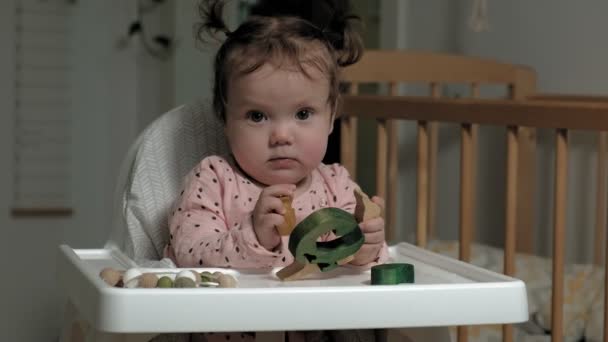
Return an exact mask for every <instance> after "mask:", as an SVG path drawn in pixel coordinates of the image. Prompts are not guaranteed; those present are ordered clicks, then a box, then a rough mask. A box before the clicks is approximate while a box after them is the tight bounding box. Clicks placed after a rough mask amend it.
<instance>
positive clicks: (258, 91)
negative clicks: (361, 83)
mask: <svg viewBox="0 0 608 342" xmlns="http://www.w3.org/2000/svg"><path fill="white" fill-rule="evenodd" d="M306 71H307V73H308V75H305V74H303V73H302V72H300V71H299V70H297V69H296V68H285V67H281V68H277V67H276V66H274V65H273V64H272V63H266V64H264V65H263V66H262V67H260V68H259V69H258V70H256V71H254V72H252V73H249V74H246V75H239V76H236V77H233V78H232V79H231V80H230V81H229V84H228V89H227V90H228V91H227V98H228V100H227V103H226V136H227V138H228V142H229V144H230V148H231V150H232V153H233V154H234V157H235V158H236V160H237V162H238V163H239V165H240V167H241V168H242V169H243V170H244V171H245V172H246V173H247V174H248V175H249V176H251V177H253V178H254V179H255V180H257V181H258V182H260V183H263V184H266V185H273V184H304V183H305V181H306V180H307V177H308V176H309V174H310V172H311V171H312V170H313V169H314V168H316V167H317V166H318V165H319V163H321V161H322V159H323V156H324V155H325V150H326V148H327V137H328V135H329V133H330V132H331V130H332V128H333V117H332V108H331V106H330V104H329V102H328V96H329V80H328V79H327V77H326V76H325V75H323V74H321V72H320V71H318V70H317V69H315V68H313V67H309V68H306Z"/></svg>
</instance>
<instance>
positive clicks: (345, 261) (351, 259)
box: [338, 255, 355, 266]
mask: <svg viewBox="0 0 608 342" xmlns="http://www.w3.org/2000/svg"><path fill="white" fill-rule="evenodd" d="M354 259H355V256H354V255H349V256H347V257H346V258H344V259H342V260H338V265H339V266H343V265H346V264H348V263H349V262H351V261H353V260H354Z"/></svg>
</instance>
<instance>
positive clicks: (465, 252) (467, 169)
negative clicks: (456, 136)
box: [458, 124, 475, 342]
mask: <svg viewBox="0 0 608 342" xmlns="http://www.w3.org/2000/svg"><path fill="white" fill-rule="evenodd" d="M460 134H461V140H460V249H459V257H460V260H462V261H465V262H468V261H470V259H471V232H472V231H473V226H474V225H475V209H474V208H475V203H474V195H473V191H472V190H473V187H472V185H473V182H474V181H475V180H474V179H473V169H474V168H475V163H474V159H473V136H472V127H471V124H462V127H461V128H460ZM467 339H468V331H467V327H466V326H459V327H458V341H459V342H466V341H467Z"/></svg>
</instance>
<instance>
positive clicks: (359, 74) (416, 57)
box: [340, 50, 536, 251]
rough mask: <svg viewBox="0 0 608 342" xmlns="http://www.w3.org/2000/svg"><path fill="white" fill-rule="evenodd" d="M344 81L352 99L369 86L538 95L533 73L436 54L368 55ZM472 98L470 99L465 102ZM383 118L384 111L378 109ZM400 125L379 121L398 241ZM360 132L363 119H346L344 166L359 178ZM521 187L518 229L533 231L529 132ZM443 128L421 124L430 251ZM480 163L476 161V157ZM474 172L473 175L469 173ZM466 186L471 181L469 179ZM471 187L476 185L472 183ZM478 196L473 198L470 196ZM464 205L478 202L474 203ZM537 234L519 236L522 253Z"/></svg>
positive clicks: (423, 233)
mask: <svg viewBox="0 0 608 342" xmlns="http://www.w3.org/2000/svg"><path fill="white" fill-rule="evenodd" d="M343 78H344V81H345V82H347V83H349V84H350V87H349V92H350V94H351V95H356V94H357V93H358V89H359V87H358V86H359V85H360V84H366V83H375V84H385V85H388V86H389V95H391V96H397V95H399V85H402V84H426V85H428V89H429V91H428V96H429V97H432V98H440V97H442V92H443V86H445V85H453V84H460V85H467V86H469V88H470V95H469V96H468V97H471V98H475V97H479V87H480V85H488V84H494V85H496V84H499V85H504V86H506V87H507V89H508V95H507V96H508V98H510V99H514V100H515V99H523V98H525V97H526V96H528V95H531V94H533V93H534V92H535V87H536V75H535V73H534V71H533V70H531V69H530V68H527V67H524V66H519V65H514V64H507V63H500V62H497V61H493V60H488V59H482V58H475V57H469V56H463V55H450V54H444V53H430V52H418V51H403V50H402V51H397V50H395V51H389V50H385V51H382V50H368V51H365V53H364V55H363V57H362V59H361V60H360V61H359V62H358V63H356V64H353V65H352V66H349V67H347V68H345V69H344V71H343ZM465 97H467V96H465ZM377 110H378V112H377V113H375V114H378V115H379V116H381V114H382V113H381V111H382V108H377ZM396 122H397V120H386V119H378V120H377V132H378V139H377V149H376V150H377V152H376V158H377V160H376V193H377V194H378V195H379V196H381V197H384V198H385V199H386V222H387V237H388V238H389V239H391V238H393V237H394V236H395V227H396V213H397V207H396V202H397V192H396V191H391V192H387V191H386V189H387V185H388V184H390V187H391V188H392V189H396V188H397V181H398V178H397V163H398V153H397V149H398V146H397V142H398V138H397V124H396ZM475 126H476V125H473V127H472V130H471V133H472V137H471V144H473V145H476V127H475ZM356 131H357V119H356V118H354V117H345V118H343V119H342V125H341V144H340V146H341V153H340V154H341V158H340V159H341V162H342V164H344V166H345V167H346V168H347V169H348V170H349V172H350V173H351V175H352V176H353V177H355V176H356V173H355V171H356V167H355V166H356V156H357V154H356V146H357V139H356ZM520 137H521V139H522V141H521V146H522V147H521V149H520V159H522V162H521V163H519V165H520V170H519V172H520V174H521V175H522V177H520V183H519V189H520V191H519V194H520V196H521V197H520V199H519V202H518V203H519V208H518V212H519V215H518V225H517V226H518V229H519V230H521V231H523V232H527V231H531V229H532V225H533V222H532V221H533V217H532V216H533V214H532V208H533V206H532V204H531V200H532V198H533V196H532V195H531V193H530V191H532V190H531V189H533V188H534V186H533V184H530V183H526V182H533V177H526V175H531V174H533V172H534V170H533V166H532V164H533V163H530V162H526V159H527V158H531V154H532V152H533V146H534V144H533V140H534V132H533V131H532V130H528V131H526V132H525V133H524V134H521V135H520ZM437 146H438V131H437V124H436V123H433V122H428V123H427V122H418V156H417V160H418V162H417V164H418V170H417V174H418V180H417V193H418V194H417V243H418V244H419V245H422V246H424V245H425V244H426V241H427V232H428V233H430V234H431V236H432V234H433V230H434V221H435V216H436V213H435V207H436V199H435V193H436V171H437ZM471 157H472V158H474V156H471ZM467 172H468V171H467ZM465 181H469V180H467V179H465ZM470 181H471V182H472V181H473V180H470ZM465 195H468V196H473V193H470V194H465ZM464 202H474V201H473V199H472V198H470V199H469V198H467V199H465V201H464ZM461 219H464V220H465V221H466V222H464V223H465V224H464V225H465V226H467V227H472V226H474V222H473V218H472V217H470V215H468V216H465V217H461ZM530 236H531V234H519V235H518V239H521V241H519V240H518V247H519V248H520V249H521V250H525V251H530V250H531V249H532V239H531V237H530Z"/></svg>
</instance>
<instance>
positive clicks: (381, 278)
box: [371, 263, 414, 285]
mask: <svg viewBox="0 0 608 342" xmlns="http://www.w3.org/2000/svg"><path fill="white" fill-rule="evenodd" d="M371 282H372V285H397V284H403V283H413V282H414V265H412V264H406V263H391V264H382V265H376V266H373V267H372V279H371Z"/></svg>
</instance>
